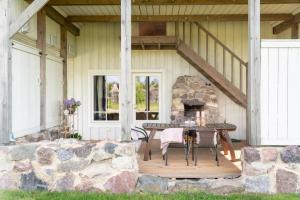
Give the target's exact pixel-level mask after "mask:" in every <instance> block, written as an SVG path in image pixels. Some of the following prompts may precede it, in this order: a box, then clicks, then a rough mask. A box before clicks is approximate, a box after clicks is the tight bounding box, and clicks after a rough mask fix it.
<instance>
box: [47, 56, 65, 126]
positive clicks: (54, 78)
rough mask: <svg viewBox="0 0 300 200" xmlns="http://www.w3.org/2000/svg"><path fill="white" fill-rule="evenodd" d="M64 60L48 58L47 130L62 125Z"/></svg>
mask: <svg viewBox="0 0 300 200" xmlns="http://www.w3.org/2000/svg"><path fill="white" fill-rule="evenodd" d="M62 70H63V66H62V59H60V58H56V57H53V56H47V60H46V128H51V127H54V126H57V125H59V124H60V123H61V116H62V115H61V113H62V99H63V96H62V95H63V75H62Z"/></svg>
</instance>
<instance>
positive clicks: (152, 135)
mask: <svg viewBox="0 0 300 200" xmlns="http://www.w3.org/2000/svg"><path fill="white" fill-rule="evenodd" d="M155 133H156V130H155V129H152V130H151V131H150V135H149V140H148V142H147V143H146V147H145V150H144V161H148V160H149V153H150V150H151V143H152V140H153V138H154V136H155Z"/></svg>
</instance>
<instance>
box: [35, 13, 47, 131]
mask: <svg viewBox="0 0 300 200" xmlns="http://www.w3.org/2000/svg"><path fill="white" fill-rule="evenodd" d="M37 48H38V49H40V54H41V57H40V128H41V130H44V129H45V128H46V59H47V58H46V57H47V54H46V51H47V43H46V11H45V10H44V9H43V10H41V11H39V12H38V14H37Z"/></svg>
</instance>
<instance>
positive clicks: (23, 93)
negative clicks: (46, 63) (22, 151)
mask: <svg viewBox="0 0 300 200" xmlns="http://www.w3.org/2000/svg"><path fill="white" fill-rule="evenodd" d="M39 66H40V56H39V52H38V50H37V49H33V48H31V47H27V46H24V45H20V44H18V43H15V45H14V46H13V50H12V132H13V134H14V136H15V137H21V136H23V135H26V134H30V133H34V132H38V131H39V130H40V82H39V76H40V67H39Z"/></svg>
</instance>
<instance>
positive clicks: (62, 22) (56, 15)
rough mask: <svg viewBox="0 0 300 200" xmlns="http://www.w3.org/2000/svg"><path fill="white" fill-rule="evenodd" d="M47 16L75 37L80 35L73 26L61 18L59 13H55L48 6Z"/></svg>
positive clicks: (77, 29)
mask: <svg viewBox="0 0 300 200" xmlns="http://www.w3.org/2000/svg"><path fill="white" fill-rule="evenodd" d="M45 9H46V13H47V16H48V17H50V18H51V19H53V20H54V21H55V22H56V23H58V24H59V25H61V26H64V27H65V28H66V29H67V30H68V31H69V32H70V33H72V34H73V35H75V36H79V35H80V30H79V28H77V27H76V26H75V25H74V24H72V23H71V22H69V21H68V20H67V19H66V18H65V17H64V16H62V15H61V14H60V13H59V12H57V11H56V10H55V9H54V8H52V7H50V6H46V8H45Z"/></svg>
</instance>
